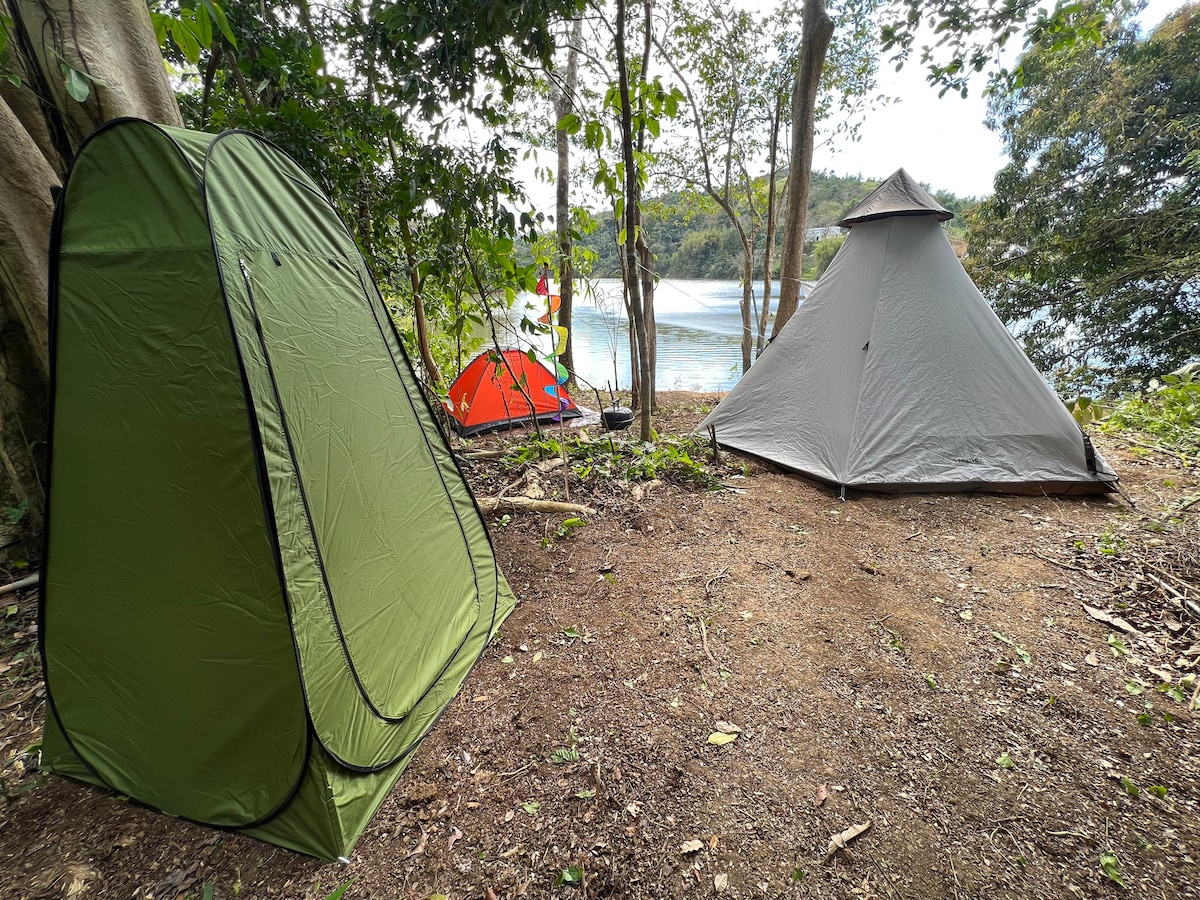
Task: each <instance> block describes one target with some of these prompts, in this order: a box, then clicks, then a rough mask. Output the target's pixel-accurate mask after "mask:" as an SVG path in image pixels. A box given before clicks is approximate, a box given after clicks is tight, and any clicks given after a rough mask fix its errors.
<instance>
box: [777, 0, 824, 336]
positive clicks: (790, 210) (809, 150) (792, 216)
mask: <svg viewBox="0 0 1200 900" xmlns="http://www.w3.org/2000/svg"><path fill="white" fill-rule="evenodd" d="M832 37H833V20H832V19H831V18H829V13H827V12H826V10H825V0H804V36H803V37H802V38H801V40H800V68H799V70H798V71H797V72H796V82H795V84H794V85H792V165H791V173H790V174H789V176H788V201H787V220H786V221H785V222H784V226H783V254H782V263H783V265H782V269H781V271H780V273H779V282H780V283H779V310H778V311H777V312H776V313H775V326H774V327H773V328H772V329H771V337H774V336H775V335H777V334H779V330H780V329H781V328H783V326H784V325H786V324H787V321H788V319H790V318H791V317H792V314H793V313H795V312H796V310H797V308H799V306H800V278H801V276H802V275H803V272H804V227H805V225H806V224H807V222H806V219H807V217H808V195H809V187H810V179H811V176H812V157H813V126H814V119H815V113H816V107H817V88H818V87H819V86H820V83H821V70H822V69H823V68H824V67H825V53H826V51H828V49H829V40H830V38H832Z"/></svg>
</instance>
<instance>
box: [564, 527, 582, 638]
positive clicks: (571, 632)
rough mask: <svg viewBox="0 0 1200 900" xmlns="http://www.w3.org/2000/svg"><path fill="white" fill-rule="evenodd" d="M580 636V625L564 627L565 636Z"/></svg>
mask: <svg viewBox="0 0 1200 900" xmlns="http://www.w3.org/2000/svg"><path fill="white" fill-rule="evenodd" d="M567 521H570V520H569V519H568V520H567ZM563 524H564V525H566V524H567V523H566V522H563ZM580 636H581V635H580V634H579V626H578V625H572V626H571V627H570V628H564V629H563V637H569V638H577V637H580Z"/></svg>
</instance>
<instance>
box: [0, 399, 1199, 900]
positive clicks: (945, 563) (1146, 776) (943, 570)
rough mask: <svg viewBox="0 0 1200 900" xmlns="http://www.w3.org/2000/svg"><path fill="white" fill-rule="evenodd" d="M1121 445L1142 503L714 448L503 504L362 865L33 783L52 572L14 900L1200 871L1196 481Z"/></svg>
mask: <svg viewBox="0 0 1200 900" xmlns="http://www.w3.org/2000/svg"><path fill="white" fill-rule="evenodd" d="M715 400H716V397H715V396H714V395H699V394H667V395H664V396H663V397H662V403H663V409H662V412H661V414H660V416H659V418H658V420H657V425H658V428H659V430H660V432H661V433H663V434H671V433H684V432H686V431H688V430H690V429H691V428H692V427H694V426H695V424H696V423H698V422H699V421H700V419H701V418H702V417H703V415H704V413H705V412H706V411H707V409H708V408H710V406H711V404H712V403H713V402H715ZM495 443H496V441H495V439H493V440H492V441H491V442H490V443H489V442H488V441H481V442H476V444H475V445H474V446H475V448H479V447H480V446H484V447H487V446H495ZM1097 444H1098V447H1099V448H1100V450H1101V452H1102V453H1104V454H1105V455H1106V457H1107V458H1108V459H1109V461H1110V462H1111V463H1113V464H1114V466H1115V467H1116V468H1117V470H1118V471H1119V472H1120V474H1121V477H1122V483H1123V487H1124V489H1125V491H1126V493H1127V494H1128V495H1129V496H1130V497H1131V498H1132V499H1133V500H1134V501H1135V502H1136V503H1137V508H1136V509H1135V508H1131V507H1130V506H1129V505H1128V504H1127V503H1125V502H1123V501H1122V500H1121V499H1120V498H1116V497H1114V498H1113V499H1112V500H1109V499H1095V498H1092V499H1055V498H1050V497H1040V496H1039V497H1022V496H1000V495H980V494H966V495H951V494H936V495H920V494H917V495H898V496H887V495H875V494H852V495H851V496H850V497H849V498H848V500H847V501H846V502H839V500H838V499H837V496H836V493H835V492H834V491H833V490H831V489H829V488H827V487H824V486H821V485H818V484H815V483H813V482H811V481H808V480H805V479H804V478H801V477H798V476H796V475H792V474H788V473H785V472H782V471H780V470H777V469H775V468H773V467H771V466H768V465H765V464H763V463H761V462H757V461H753V460H750V459H747V458H745V457H741V456H738V455H737V454H732V453H724V454H722V456H723V461H722V464H721V466H719V467H718V468H717V470H716V471H717V473H718V475H719V477H720V478H721V480H722V482H723V483H724V484H725V485H726V486H727V488H728V489H725V490H719V491H710V490H704V489H701V488H699V487H696V486H694V485H689V484H686V483H682V482H679V481H676V480H674V479H672V478H670V477H664V478H662V479H660V480H651V481H642V482H637V483H634V484H626V483H617V482H612V481H606V480H604V479H600V478H598V477H596V476H595V475H594V474H593V475H592V476H590V477H589V479H587V480H585V481H580V480H579V479H578V477H574V479H573V482H572V484H571V500H573V501H575V502H581V503H586V504H587V505H589V506H590V507H592V508H593V510H594V512H592V513H588V514H584V515H583V516H582V518H583V519H584V520H585V522H586V525H583V526H580V527H577V528H574V529H569V533H561V532H563V531H564V529H562V528H560V526H561V523H562V521H563V518H564V517H563V516H562V515H561V514H560V515H556V516H549V515H538V514H533V513H526V512H522V513H515V514H511V515H509V516H507V517H503V518H499V519H496V520H495V521H494V524H493V536H494V540H495V544H496V549H497V553H498V554H499V557H500V561H501V564H502V566H503V568H504V570H505V572H506V573H507V575H508V578H509V580H510V582H511V583H512V585H513V588H514V589H515V591H516V594H517V596H518V597H519V598H520V604H519V606H518V607H517V609H516V611H515V612H514V613H513V615H512V616H511V617H510V618H509V620H508V621H507V622H506V623H505V624H504V626H503V628H502V629H501V632H500V634H499V635H498V637H497V638H496V640H495V641H494V642H493V644H492V645H491V647H490V648H489V649H488V651H487V652H486V654H485V655H484V658H483V659H482V660H481V661H480V663H479V665H478V667H477V668H476V670H475V671H474V673H473V674H472V676H471V679H470V681H469V682H468V685H467V687H466V689H465V690H464V691H463V693H462V694H461V695H460V696H459V698H458V699H457V700H456V701H455V702H454V703H453V704H452V705H451V706H450V708H449V710H448V711H447V713H446V715H445V716H444V718H443V719H442V720H441V722H440V723H439V724H438V725H437V727H436V728H435V729H434V731H433V733H432V734H431V735H430V737H429V738H428V739H427V741H426V742H425V743H424V744H423V746H422V747H421V749H420V750H419V751H418V752H417V754H416V757H415V759H414V760H413V762H412V764H411V765H410V767H409V769H408V770H407V772H406V773H405V774H404V775H403V777H401V779H400V781H399V783H398V784H397V787H396V790H395V791H394V792H393V794H392V796H391V797H390V798H389V799H388V801H387V802H386V803H385V804H384V806H383V807H382V808H381V810H380V811H379V813H378V815H377V816H376V818H375V819H374V821H373V823H372V824H371V826H370V827H369V828H368V830H367V831H366V833H365V834H364V835H363V837H362V839H361V840H360V842H359V844H358V846H357V848H356V850H355V852H354V854H353V858H352V860H351V862H350V864H349V865H348V866H343V865H339V864H327V863H322V862H319V861H316V860H312V859H309V858H306V857H303V856H300V855H298V854H294V853H291V852H288V851H285V850H279V849H277V848H274V847H272V846H269V845H267V844H263V843H260V842H258V841H256V840H253V839H251V838H248V837H245V836H243V835H238V834H229V833H223V832H219V831H214V830H211V829H206V828H203V827H200V826H196V825H191V824H188V823H185V822H180V821H176V820H172V819H170V818H167V817H166V816H163V815H160V814H158V813H155V812H152V811H149V810H146V809H142V808H140V807H138V806H136V805H135V804H132V803H130V802H128V801H124V800H123V799H122V798H118V797H116V796H113V795H111V794H108V793H106V792H104V791H100V790H97V789H93V788H91V787H87V786H83V785H80V784H77V783H74V782H71V781H68V780H66V779H62V778H58V777H51V778H45V777H43V776H40V775H39V774H38V773H37V771H36V750H32V751H30V750H29V749H28V748H29V747H30V745H32V744H34V743H35V742H36V741H37V740H38V737H39V734H40V726H41V721H42V716H43V713H44V696H43V693H42V690H41V685H40V680H39V679H40V674H39V671H38V665H37V660H36V654H35V652H34V647H33V641H34V635H35V632H36V617H35V597H34V596H33V595H32V594H31V593H25V594H15V595H9V596H7V597H0V767H2V768H0V779H2V781H0V784H2V785H3V795H0V896H2V897H5V898H51V897H55V898H57V897H71V898H75V897H120V898H149V897H156V898H173V897H192V898H196V900H200V898H202V897H204V896H206V893H205V891H206V885H208V886H211V895H212V896H214V897H216V898H231V897H235V896H238V897H252V898H265V897H273V898H274V897H280V898H288V897H297V898H300V897H303V898H325V897H326V895H327V894H328V893H329V892H330V891H331V890H332V889H334V888H335V887H337V886H339V885H341V884H343V883H345V882H347V881H350V880H353V881H352V884H351V885H350V887H349V888H348V889H347V891H346V893H345V895H344V896H345V897H346V898H347V900H361V898H381V900H382V898H409V897H411V898H422V900H423V898H427V897H430V896H431V895H436V894H443V895H445V896H447V897H449V898H455V900H457V898H481V900H505V898H516V897H532V898H538V897H572V898H581V900H583V898H601V897H613V898H620V897H631V898H637V897H683V896H688V897H707V896H714V895H722V896H725V897H731V898H732V897H788V898H791V897H831V898H833V897H838V898H840V897H846V898H850V897H856V898H858V897H861V898H869V897H878V898H908V900H916V898H940V897H945V898H1033V897H1080V898H1085V897H1086V898H1093V897H1106V896H1113V897H1117V896H1128V897H1138V898H1142V897H1146V898H1160V897H1162V898H1168V897H1169V898H1176V897H1179V898H1185V897H1200V809H1198V806H1197V804H1198V802H1200V729H1198V716H1200V714H1198V712H1197V710H1196V709H1195V708H1194V707H1195V702H1196V697H1195V693H1194V692H1195V691H1196V686H1195V680H1196V679H1195V678H1193V679H1192V680H1191V681H1188V680H1187V677H1188V676H1189V675H1191V676H1194V675H1195V674H1196V672H1197V668H1198V667H1200V666H1198V661H1200V617H1197V616H1196V615H1195V613H1200V605H1195V604H1196V602H1197V601H1200V597H1197V592H1196V586H1197V585H1200V521H1198V520H1200V503H1197V499H1198V498H1200V472H1198V471H1197V468H1196V467H1195V465H1191V466H1189V465H1187V464H1186V463H1185V462H1184V461H1181V460H1178V459H1176V458H1173V457H1171V456H1169V455H1166V454H1162V453H1157V452H1153V451H1151V452H1147V451H1145V450H1144V449H1142V448H1138V447H1136V446H1133V445H1131V444H1130V443H1128V442H1125V441H1122V440H1120V439H1115V438H1106V437H1104V436H1103V435H1101V436H1098V437H1097ZM466 466H467V472H468V475H469V477H470V478H471V480H472V483H473V485H474V487H475V488H476V492H477V493H478V494H479V495H480V496H488V495H490V494H491V493H493V492H494V491H496V490H499V486H500V485H506V484H511V483H512V482H513V480H514V479H515V478H517V477H518V473H517V472H516V471H515V470H513V469H511V468H507V469H506V468H502V466H501V463H500V462H499V461H497V460H491V459H476V460H471V461H469V462H468V463H467V464H466ZM543 481H544V483H543V484H542V487H541V492H542V493H544V494H546V495H547V496H551V497H554V496H557V497H559V498H560V499H562V498H563V485H562V479H561V470H560V471H559V472H558V473H555V472H553V471H551V472H550V473H549V474H547V475H546V476H545V478H544V479H543ZM526 484H528V481H527V482H526ZM9 574H11V575H12V576H13V577H19V576H20V574H21V573H20V572H17V571H13V570H10V571H9ZM1189 604H1190V607H1189ZM13 607H15V608H13ZM1087 607H1091V608H1092V609H1093V610H1094V613H1089V612H1088V610H1087ZM1189 609H1190V611H1189ZM1105 614H1108V615H1110V616H1111V617H1115V620H1114V621H1112V622H1104V621H1100V620H1098V619H1097V618H1096V617H1095V616H1096V615H1100V616H1103V615H1105ZM722 741H723V742H724V743H719V742H722ZM867 823H869V824H870V828H869V830H866V831H865V832H864V833H862V834H861V835H859V836H857V837H853V838H849V839H848V840H847V842H846V843H847V846H846V847H845V849H838V848H836V847H834V848H832V849H833V850H834V851H836V852H833V853H830V852H829V851H830V849H831V847H830V841H831V838H832V837H833V836H835V835H838V834H839V833H841V832H843V830H845V829H847V828H850V827H851V826H856V825H863V824H867ZM1118 881H1123V883H1124V884H1125V885H1127V887H1122V886H1121V885H1120V884H1118ZM556 882H557V884H556Z"/></svg>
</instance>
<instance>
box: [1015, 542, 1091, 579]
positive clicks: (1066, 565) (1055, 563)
mask: <svg viewBox="0 0 1200 900" xmlns="http://www.w3.org/2000/svg"><path fill="white" fill-rule="evenodd" d="M1027 555H1028V556H1036V557H1037V558H1038V559H1040V560H1044V561H1045V562H1048V563H1050V565H1052V566H1058V567H1059V568H1061V569H1070V570H1071V571H1073V572H1082V573H1083V574H1084V575H1086V576H1087V577H1088V578H1090V579H1092V580H1093V581H1099V582H1100V583H1101V584H1107V582H1106V581H1105V580H1104V579H1103V578H1101V577H1100V576H1099V575H1097V574H1096V573H1095V572H1093V571H1091V570H1090V569H1081V568H1080V567H1079V566H1073V565H1071V564H1070V563H1065V562H1060V561H1059V560H1057V559H1054V558H1052V557H1049V556H1044V555H1043V554H1041V553H1038V552H1037V551H1036V550H1031V551H1029V553H1028V554H1027Z"/></svg>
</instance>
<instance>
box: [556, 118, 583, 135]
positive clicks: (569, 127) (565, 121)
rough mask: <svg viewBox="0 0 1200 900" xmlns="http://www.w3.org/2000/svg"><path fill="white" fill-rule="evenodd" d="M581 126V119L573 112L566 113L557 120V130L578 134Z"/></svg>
mask: <svg viewBox="0 0 1200 900" xmlns="http://www.w3.org/2000/svg"><path fill="white" fill-rule="evenodd" d="M582 127H583V120H582V119H581V118H579V116H577V115H575V113H567V114H566V115H565V116H563V117H562V118H561V119H559V120H558V130H559V131H565V132H566V133H567V134H578V133H579V129H580V128H582Z"/></svg>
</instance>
